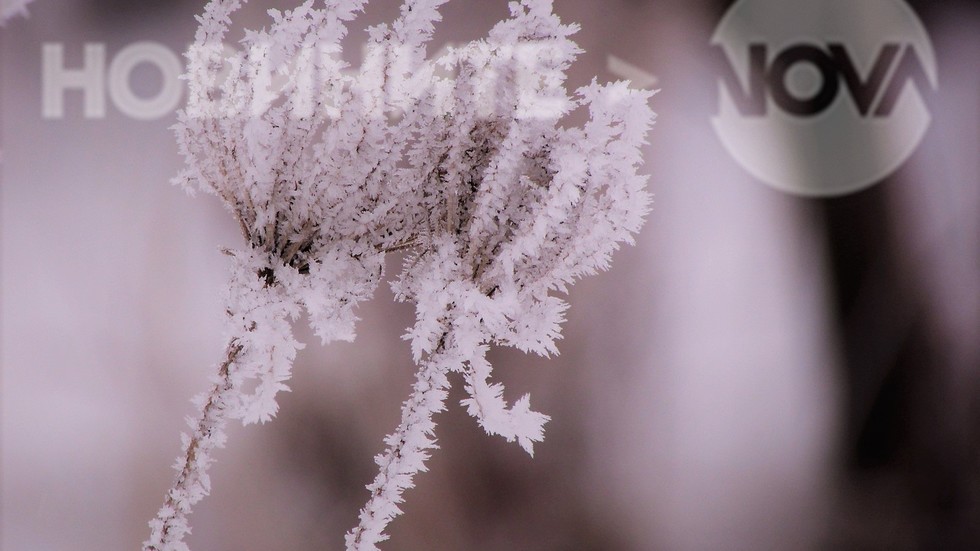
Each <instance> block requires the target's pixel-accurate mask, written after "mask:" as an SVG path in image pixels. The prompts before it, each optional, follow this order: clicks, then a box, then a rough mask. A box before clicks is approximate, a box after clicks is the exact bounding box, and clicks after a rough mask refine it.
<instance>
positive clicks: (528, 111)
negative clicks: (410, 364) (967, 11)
mask: <svg viewBox="0 0 980 551" xmlns="http://www.w3.org/2000/svg"><path fill="white" fill-rule="evenodd" d="M445 2H446V0H406V1H405V2H404V4H403V5H402V7H401V14H400V16H399V17H398V19H396V20H395V21H394V22H393V23H391V24H390V25H379V26H375V27H372V28H370V29H369V33H368V34H369V44H368V46H369V47H368V48H367V54H366V57H365V60H364V62H363V64H362V66H361V67H360V69H359V70H357V71H354V70H351V69H350V68H349V67H347V65H346V64H345V63H344V62H343V61H342V58H341V56H340V54H341V47H340V42H341V40H342V39H343V38H344V36H345V34H346V24H347V23H348V22H349V21H351V20H352V19H353V18H354V17H355V15H356V14H357V13H358V12H360V11H361V10H362V9H363V7H364V4H365V3H366V0H328V1H326V2H323V5H322V6H320V7H316V5H315V4H316V3H315V2H314V1H313V0H309V1H307V2H304V3H303V4H302V5H300V6H299V7H297V8H296V9H294V10H292V11H290V12H285V13H280V12H278V11H276V10H272V11H271V12H270V14H271V16H272V18H273V23H272V25H271V27H270V28H269V29H267V30H262V31H247V32H246V36H245V38H244V40H243V41H242V48H241V49H240V51H238V52H237V53H232V54H229V53H228V52H227V51H226V49H225V47H224V46H223V41H224V39H225V35H226V33H227V32H228V30H229V26H230V24H231V21H230V17H231V15H232V14H233V12H234V11H235V10H237V9H238V8H239V7H240V6H241V4H242V2H241V1H239V0H212V1H211V2H209V3H208V4H207V7H206V8H205V12H204V14H203V16H201V17H200V18H199V23H200V28H199V29H198V31H197V35H196V38H195V42H194V45H193V46H192V47H191V48H190V50H189V51H188V54H187V57H188V71H187V75H186V79H187V81H188V84H189V90H190V99H189V101H188V105H187V107H186V108H185V109H184V110H182V111H181V112H180V114H179V119H178V123H177V125H176V127H175V128H176V133H177V138H178V142H179V145H180V149H181V151H182V153H183V154H184V156H185V158H186V160H187V169H186V170H185V171H184V172H183V173H182V174H181V176H180V177H179V178H178V180H179V181H180V182H181V183H183V184H184V185H185V186H187V187H188V189H201V190H204V191H206V192H208V193H213V194H215V195H217V196H219V197H220V198H221V199H222V201H223V202H224V204H225V205H226V207H228V209H229V210H230V211H231V212H232V213H233V214H234V216H235V217H236V219H237V221H238V223H239V225H240V227H241V231H242V234H243V236H244V238H245V240H246V243H247V246H246V247H245V248H244V249H242V250H238V251H228V254H229V255H230V256H231V257H232V259H233V267H232V277H231V282H230V285H229V287H228V291H227V313H228V320H229V321H228V327H229V329H228V342H229V344H228V348H227V351H226V356H225V359H224V361H223V362H222V363H221V365H220V367H219V369H218V374H217V376H216V378H215V380H214V386H213V388H212V389H211V391H210V392H208V393H207V394H205V395H202V396H201V397H200V398H199V399H198V405H199V407H200V410H201V413H200V415H199V417H198V418H196V419H189V424H190V426H191V429H192V433H191V434H190V435H185V436H184V452H183V453H182V455H181V456H180V457H179V458H178V461H177V465H176V468H177V471H178V476H177V479H176V482H175V484H174V486H173V488H172V489H171V490H170V491H169V493H168V494H167V496H166V499H165V503H164V506H163V508H162V509H161V510H160V512H159V514H158V516H157V518H156V519H154V520H153V521H151V523H150V524H151V529H152V533H151V537H150V539H149V540H148V541H147V542H145V544H144V550H146V551H150V550H154V551H164V550H182V549H186V548H187V547H186V545H185V544H184V543H183V538H184V536H185V535H186V534H187V533H188V532H189V531H190V528H189V526H188V524H187V515H188V514H189V513H190V511H191V507H192V506H193V505H194V504H195V503H196V502H197V501H199V500H200V499H201V498H202V497H203V496H204V495H206V494H207V493H208V492H209V489H210V485H209V480H208V475H207V469H208V467H209V466H210V464H211V462H212V456H211V452H212V451H213V450H214V448H216V447H220V446H222V445H223V444H224V439H225V436H224V427H225V424H226V422H227V420H229V419H240V420H241V421H242V422H244V423H246V424H247V423H252V422H256V421H261V422H264V421H267V420H269V419H270V418H271V417H272V416H274V415H275V413H276V411H277V406H276V402H275V397H276V394H277V393H278V392H279V391H280V390H284V389H285V388H286V387H285V382H286V381H287V379H288V378H289V372H290V368H291V365H292V361H293V359H294V357H295V355H296V352H297V350H298V349H299V348H301V347H302V345H301V344H300V343H298V342H297V341H296V340H295V339H294V338H293V335H292V332H291V328H290V321H291V320H293V319H295V318H297V317H298V316H299V315H300V313H301V312H302V311H303V310H305V311H306V312H307V313H308V316H309V319H310V323H311V325H312V327H313V328H314V330H315V331H316V333H317V334H318V336H319V337H320V338H321V339H322V340H323V342H324V343H327V342H330V341H332V340H337V339H345V340H350V339H353V337H354V322H355V321H356V317H355V313H354V309H355V307H356V306H357V304H358V303H360V302H361V301H364V300H367V299H368V298H370V297H371V296H372V295H373V293H374V291H375V289H376V287H377V286H378V284H379V282H380V281H381V279H382V277H383V267H384V257H385V255H386V254H387V253H388V252H391V251H395V250H407V251H408V259H407V261H406V262H405V265H404V269H403V270H402V273H401V274H400V275H399V276H398V277H397V279H396V280H395V282H394V283H393V288H394V290H395V293H396V297H397V298H398V299H399V300H410V301H412V302H414V303H415V305H416V312H417V318H416V323H415V325H414V327H412V328H411V329H410V330H409V333H408V335H406V338H407V339H409V340H411V344H412V351H413V355H414V359H415V362H416V364H418V366H419V369H418V373H417V380H416V383H415V385H414V387H413V391H412V394H411V396H410V398H409V399H408V400H407V401H406V402H405V403H404V405H403V408H402V418H401V423H400V424H399V426H398V428H397V429H396V430H395V432H394V433H392V434H391V435H389V436H388V437H387V438H386V439H385V442H386V445H387V449H386V451H385V452H384V453H382V454H381V455H379V456H378V457H377V458H376V462H377V463H378V465H379V467H380V472H379V474H378V475H377V477H376V478H375V480H374V481H373V482H372V483H371V484H370V485H369V486H368V489H369V490H370V497H369V500H368V502H367V504H366V505H365V507H364V508H363V509H362V510H361V513H360V522H359V525H358V526H357V527H356V528H354V529H353V530H352V531H351V532H350V533H348V535H347V549H349V550H368V549H377V547H376V544H377V543H378V542H380V541H383V540H384V539H386V538H387V536H386V535H385V534H384V530H385V528H386V526H387V524H388V523H389V522H390V521H391V520H392V519H393V518H394V517H395V516H396V515H397V514H399V512H400V511H399V509H398V504H399V503H400V502H401V501H402V495H401V494H402V492H403V490H405V489H406V488H409V487H411V486H412V484H413V477H414V475H415V474H416V473H417V472H419V471H421V470H424V468H425V467H424V462H425V460H426V459H427V458H428V456H429V451H430V450H431V449H433V448H434V447H435V440H434V429H435V424H434V422H433V419H432V417H433V415H434V414H435V413H437V412H439V411H441V410H442V409H443V408H444V402H445V400H446V396H447V389H448V386H449V382H448V379H447V375H448V374H449V373H451V372H458V373H461V374H462V375H463V377H464V380H465V382H466V391H467V392H468V395H469V397H468V398H467V399H466V400H464V401H463V404H464V405H465V406H466V408H467V410H468V411H469V413H470V414H471V415H473V416H474V417H475V418H476V419H477V420H478V422H479V423H480V425H481V426H482V427H483V428H484V429H485V430H486V431H487V432H488V433H491V434H497V435H500V436H502V437H504V438H505V439H507V440H508V441H517V443H518V444H519V445H520V446H521V447H523V448H524V449H525V450H526V451H527V452H528V453H533V448H532V446H533V443H534V442H539V441H541V439H542V436H543V426H544V424H545V423H546V422H547V421H548V417H547V416H546V415H543V414H541V413H537V412H534V411H532V410H531V409H530V403H529V398H528V396H524V397H522V398H520V399H518V400H517V401H515V402H514V403H513V404H512V405H508V404H507V402H506V401H505V400H504V397H503V391H504V388H503V387H502V386H501V385H499V384H497V383H492V382H490V376H491V369H492V368H491V365H490V363H489V362H488V361H487V360H486V353H487V351H488V349H489V346H491V345H503V346H512V347H516V348H518V349H520V350H523V351H525V352H535V353H538V354H541V355H545V356H547V355H549V354H552V353H557V348H556V345H555V340H556V339H558V338H560V330H561V323H562V322H563V320H564V312H565V309H566V304H565V302H564V301H563V300H561V299H560V298H558V297H556V296H554V295H553V294H552V293H554V292H565V291H566V288H567V286H568V285H569V284H571V283H572V282H573V281H574V280H575V279H577V278H578V277H581V276H584V275H587V274H591V273H594V272H596V271H598V270H601V269H605V268H607V267H608V264H609V259H610V255H611V254H612V252H613V251H614V250H615V249H616V248H617V247H618V245H619V244H620V243H624V242H625V243H631V242H632V235H633V234H634V233H635V232H637V231H638V230H639V228H640V226H641V225H642V222H643V216H644V215H645V213H646V212H647V208H648V203H649V197H648V195H647V194H646V192H645V191H644V190H643V188H644V184H645V177H644V176H639V175H637V173H636V171H637V168H638V166H639V165H640V162H641V157H640V148H641V146H642V145H643V144H644V143H645V135H646V132H647V130H648V129H649V127H650V125H651V123H652V121H653V114H652V112H651V111H650V109H649V107H648V105H647V103H648V99H649V96H650V94H649V93H646V92H638V91H634V90H631V89H629V88H628V86H627V83H625V82H618V83H614V84H609V85H599V84H596V83H595V82H594V81H593V83H592V84H591V85H589V86H586V87H584V88H582V89H580V90H578V91H577V93H576V94H575V95H574V96H569V94H568V93H567V92H566V90H565V84H564V82H565V71H566V69H567V68H568V66H569V64H570V63H571V62H572V61H573V60H574V59H575V57H576V56H577V55H578V54H579V52H580V50H579V49H578V47H577V46H576V45H575V44H574V43H573V42H572V41H571V40H570V39H569V37H570V35H572V34H573V33H574V32H575V31H576V30H577V27H576V26H574V25H563V24H561V22H560V21H559V19H558V17H557V16H555V15H554V14H553V13H552V6H551V1H550V0H522V1H521V2H512V3H511V6H510V11H511V13H510V17H509V18H508V19H506V20H504V21H502V22H500V23H498V24H497V25H496V26H494V27H493V29H492V30H491V31H490V33H489V36H488V37H487V38H486V39H483V40H478V41H473V42H471V43H469V44H466V45H464V46H462V47H459V48H455V49H450V50H449V52H448V53H447V54H445V55H444V56H442V57H441V58H439V59H428V58H427V56H426V45H427V44H428V42H429V41H430V40H431V38H432V32H433V26H434V24H435V23H436V22H438V21H439V20H440V16H439V13H438V8H439V7H440V6H441V5H442V4H443V3H445ZM437 69H448V70H449V71H448V72H449V73H451V74H454V75H455V76H453V77H446V76H441V75H442V74H444V73H445V71H443V72H440V71H437ZM222 70H223V71H225V72H226V73H227V75H228V76H227V77H226V78H224V79H223V80H221V81H220V82H219V78H218V75H219V73H221V72H222ZM579 107H583V108H584V109H586V110H587V111H588V114H589V119H588V122H586V123H585V124H584V126H582V127H581V128H577V127H563V126H561V125H560V122H561V121H562V120H563V119H564V118H565V116H566V115H568V114H569V113H571V112H572V111H573V110H575V109H577V108H579ZM250 382H251V383H250ZM247 384H252V385H254V390H253V391H251V392H245V388H246V385H247Z"/></svg>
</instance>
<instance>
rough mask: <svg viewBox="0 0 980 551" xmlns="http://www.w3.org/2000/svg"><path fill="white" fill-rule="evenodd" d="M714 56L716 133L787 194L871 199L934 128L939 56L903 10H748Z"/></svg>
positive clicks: (852, 1) (728, 21) (730, 19)
mask: <svg viewBox="0 0 980 551" xmlns="http://www.w3.org/2000/svg"><path fill="white" fill-rule="evenodd" d="M711 44H712V51H713V52H714V53H715V55H716V56H717V61H718V64H717V66H718V68H719V98H718V112H717V114H716V116H715V118H714V119H713V121H712V122H713V125H714V128H715V131H716V133H717V134H718V137H719V138H720V139H721V142H722V143H723V144H724V146H725V148H726V149H727V150H728V152H729V153H731V155H732V156H733V157H734V158H735V159H736V160H737V161H738V163H739V164H741V165H742V166H743V167H745V169H746V170H748V171H749V172H750V173H752V174H753V175H754V176H755V177H757V178H759V179H760V180H762V181H763V182H765V183H767V184H769V185H771V186H773V187H775V188H777V189H779V190H782V191H785V192H788V193H793V194H797V195H804V196H811V197H828V196H836V195H844V194H847V193H852V192H856V191H859V190H862V189H865V188H867V187H870V186H871V185H873V184H875V183H877V182H880V181H881V180H882V179H883V178H885V177H886V176H888V175H889V174H891V173H892V172H894V171H895V170H896V169H897V168H898V167H899V166H900V165H901V164H902V163H903V162H905V160H906V159H908V157H909V156H910V155H911V154H912V152H913V151H914V150H915V149H916V147H918V145H919V143H920V142H921V141H922V138H923V136H924V135H925V132H926V129H927V128H928V127H929V123H930V120H931V117H930V115H929V109H928V106H927V104H926V101H925V98H926V97H927V96H928V95H929V94H931V93H932V92H934V91H935V90H936V88H937V86H938V76H937V69H936V55H935V51H934V50H933V47H932V42H931V41H930V39H929V35H928V33H927V32H926V30H925V27H923V25H922V22H921V21H920V20H919V18H918V17H917V16H916V15H915V12H913V11H912V9H911V8H910V7H909V6H908V5H907V4H906V3H905V2H904V1H902V0H823V1H821V2H813V1H803V0H739V1H738V2H736V3H735V4H734V5H733V6H732V7H731V8H730V9H729V10H728V12H727V13H726V14H725V17H724V18H723V19H722V21H721V23H719V25H718V28H717V30H716V31H715V34H714V36H713V37H712V40H711Z"/></svg>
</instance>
